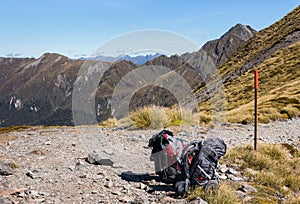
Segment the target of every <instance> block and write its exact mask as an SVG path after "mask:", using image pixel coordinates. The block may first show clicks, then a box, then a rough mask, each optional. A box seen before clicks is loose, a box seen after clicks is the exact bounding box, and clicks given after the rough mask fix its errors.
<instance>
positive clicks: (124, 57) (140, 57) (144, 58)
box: [80, 53, 161, 65]
mask: <svg viewBox="0 0 300 204" xmlns="http://www.w3.org/2000/svg"><path fill="white" fill-rule="evenodd" d="M160 55H161V54H160V53H155V54H147V55H136V56H130V55H119V56H117V57H111V56H104V55H98V56H96V57H82V58H80V59H81V60H100V61H103V62H117V61H121V60H126V61H130V62H133V63H135V64H137V65H142V64H144V63H146V62H147V61H149V60H152V59H154V58H156V57H158V56H160Z"/></svg>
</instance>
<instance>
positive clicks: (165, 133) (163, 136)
mask: <svg viewBox="0 0 300 204" xmlns="http://www.w3.org/2000/svg"><path fill="white" fill-rule="evenodd" d="M169 136H171V137H173V136H174V134H173V132H171V131H169V130H162V131H161V132H159V133H158V134H156V135H153V136H152V138H151V139H150V140H149V144H148V146H149V147H155V146H157V145H161V148H163V147H165V146H167V145H168V144H169Z"/></svg>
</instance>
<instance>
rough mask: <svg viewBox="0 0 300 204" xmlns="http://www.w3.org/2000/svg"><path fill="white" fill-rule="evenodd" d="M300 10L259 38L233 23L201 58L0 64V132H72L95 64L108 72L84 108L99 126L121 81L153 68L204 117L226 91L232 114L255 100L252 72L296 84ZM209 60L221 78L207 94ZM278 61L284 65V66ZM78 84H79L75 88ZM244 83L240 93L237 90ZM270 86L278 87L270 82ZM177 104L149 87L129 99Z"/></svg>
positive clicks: (49, 57) (55, 58)
mask: <svg viewBox="0 0 300 204" xmlns="http://www.w3.org/2000/svg"><path fill="white" fill-rule="evenodd" d="M299 10H300V9H299V7H298V8H296V9H295V10H294V11H293V12H291V13H289V14H288V15H287V16H285V17H284V18H283V19H281V20H280V21H278V22H276V23H275V24H273V25H271V26H270V27H268V28H266V29H264V30H262V31H259V32H256V31H255V30H254V29H252V28H251V27H250V26H245V25H242V24H237V25H236V26H234V27H232V28H231V29H230V30H229V31H228V32H226V33H225V34H224V35H222V36H221V37H220V39H217V40H213V41H209V42H207V43H206V44H205V45H204V46H203V47H202V48H201V49H200V50H199V51H196V52H193V53H185V54H183V55H181V56H178V55H174V56H170V57H167V56H164V55H159V54H156V55H157V56H155V57H154V56H153V55H151V56H146V57H142V58H143V59H134V60H135V61H134V60H133V59H132V57H129V58H128V56H124V58H126V57H127V59H126V60H125V59H118V60H117V61H114V62H109V61H112V59H108V58H107V59H105V58H102V59H100V58H101V56H99V58H98V59H93V60H91V59H89V60H87V59H85V60H81V59H78V60H72V59H69V58H67V57H65V56H62V55H59V54H50V53H45V54H43V55H42V56H41V57H40V58H38V59H34V58H0V126H12V125H73V124H74V121H73V115H72V94H73V93H74V92H75V91H77V92H78V91H80V90H81V89H83V88H84V87H83V85H80V80H85V81H87V82H88V81H90V80H92V79H93V77H96V76H97V75H98V74H99V72H100V71H101V70H99V69H93V65H95V63H97V62H99V61H98V60H103V61H108V62H106V65H107V66H109V69H108V70H107V71H106V72H105V73H104V74H103V76H102V78H101V80H100V82H99V84H97V85H96V86H97V89H96V91H95V90H93V91H92V92H91V93H84V94H83V97H86V98H88V99H89V101H88V102H87V103H89V102H91V101H95V104H94V106H95V112H96V114H97V116H96V117H97V120H98V121H103V120H105V119H107V118H108V117H110V116H111V115H112V112H113V111H114V110H112V109H111V103H112V101H111V99H112V94H113V92H114V90H115V88H116V86H117V85H118V83H119V82H120V81H121V79H123V77H124V76H126V75H127V74H128V73H130V72H132V71H133V70H136V69H137V68H139V67H141V66H140V65H141V64H143V65H145V66H147V65H157V66H161V67H166V68H168V69H169V70H170V71H169V72H167V73H165V74H163V75H162V76H160V77H158V78H157V83H158V84H159V83H161V82H165V81H166V80H168V79H169V78H170V77H171V76H172V74H173V73H177V74H179V75H180V76H181V77H182V78H184V79H185V81H186V82H187V83H188V84H189V86H190V87H191V88H192V89H193V91H194V93H195V96H196V97H197V100H198V101H199V103H201V105H200V106H199V109H200V111H204V112H205V111H209V103H208V99H209V98H210V97H211V94H209V92H210V93H213V92H214V87H217V86H218V85H220V84H224V86H225V94H226V99H227V100H228V103H227V107H226V108H227V109H226V110H227V111H229V112H230V111H234V110H235V109H236V108H238V107H240V106H241V105H243V104H247V103H249V102H251V100H252V99H253V98H251V96H250V95H249V94H248V93H250V92H251V93H252V86H251V85H248V84H244V82H243V81H239V80H242V79H243V80H244V77H245V74H247V73H249V72H250V71H251V70H252V69H253V67H257V66H263V67H262V68H260V69H262V73H263V74H264V75H266V76H268V77H263V76H261V77H263V81H261V82H260V85H261V86H262V87H263V86H264V84H269V86H270V87H271V85H270V84H272V83H273V82H272V81H274V79H275V81H277V82H280V76H281V75H282V72H281V71H280V70H285V69H286V71H288V72H290V73H292V74H293V76H292V75H291V77H290V78H291V79H292V80H293V83H296V82H297V80H299V79H300V74H299V73H298V71H297V70H300V69H299V60H298V61H297V59H299V58H300V56H298V55H299V54H298V53H300V52H298V48H299V43H298V42H299V39H300V28H299V23H298V22H299ZM297 43H298V44H297ZM203 53H204V54H203ZM283 53H286V54H283ZM288 53H292V54H288ZM279 56H280V58H279ZM137 58H139V57H137ZM146 58H147V59H146ZM151 58H152V59H151ZM129 59H130V60H129ZM272 60H273V61H272ZM208 61H209V62H210V63H213V65H214V67H216V68H217V71H218V73H219V75H220V77H221V78H220V79H219V81H217V82H216V85H215V86H214V87H211V88H210V90H208V89H207V87H206V86H205V85H206V83H207V80H211V76H210V74H211V72H210V70H209V68H207V66H205V64H207V63H208ZM282 62H288V65H284V64H282ZM83 65H86V66H87V67H89V69H88V70H87V73H86V75H85V77H83V78H82V79H78V78H77V73H78V71H79V70H80V68H81V67H82V66H83ZM287 67H288V68H287ZM295 67H296V68H297V67H298V69H295ZM271 68H272V69H271ZM268 70H270V71H268ZM172 71H173V72H172ZM298 74H299V75H298ZM246 79H247V80H248V79H249V80H250V79H251V80H252V77H250V78H249V75H247V77H246ZM246 79H245V80H246ZM299 81H300V80H299ZM271 82H272V83H271ZM75 83H76V84H79V85H77V86H76V87H74V84H75ZM134 83H135V81H134V80H133V81H129V82H128V84H127V85H128V87H131V86H134V85H135V84H134ZM290 83H291V86H288V87H293V88H294V89H293V91H294V92H293V93H295V94H296V98H295V97H294V99H293V100H292V99H291V100H290V101H292V102H294V103H295V104H294V105H295V107H298V106H297V104H296V102H297V103H299V104H300V102H299V101H300V96H299V98H297V97H298V95H299V93H300V90H299V89H300V88H299V87H300V86H297V85H295V86H292V84H293V83H292V82H291V81H289V78H285V79H284V80H282V83H279V84H280V87H282V88H283V87H285V85H288V84H290ZM241 84H243V86H240V85H241ZM269 86H268V88H265V89H266V90H267V91H266V92H264V94H268V93H269V92H271V89H270V87H269ZM273 86H276V85H275V84H274V83H273ZM280 87H278V88H280ZM297 87H298V88H297ZM278 93H280V91H279V92H278ZM297 94H298V95H297ZM245 97H246V98H245ZM287 98H288V99H289V97H287ZM273 99H274V98H273ZM282 100H283V99H282ZM296 100H297V101H296ZM177 102H178V101H177V98H176V97H175V96H174V94H173V93H171V92H169V91H168V90H166V89H164V88H162V87H159V86H153V85H149V86H143V87H142V88H141V89H140V90H138V91H136V92H135V93H134V95H133V96H132V98H131V100H130V109H131V110H133V109H136V108H138V107H142V106H145V105H149V104H155V105H160V106H172V105H174V104H176V103H177ZM266 103H267V102H266ZM91 104H93V103H91ZM299 104H298V105H299ZM271 105H272V104H271ZM293 107H294V106H293ZM78 108H79V109H80V107H78ZM77 112H78V113H81V114H82V117H83V118H84V117H88V115H89V114H91V113H88V112H87V111H86V110H84V109H82V110H81V109H80V110H77ZM282 113H284V112H282Z"/></svg>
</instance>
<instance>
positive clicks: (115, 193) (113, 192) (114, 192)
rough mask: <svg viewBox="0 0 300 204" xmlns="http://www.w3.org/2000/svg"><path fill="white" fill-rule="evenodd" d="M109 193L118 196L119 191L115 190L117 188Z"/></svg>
mask: <svg viewBox="0 0 300 204" xmlns="http://www.w3.org/2000/svg"><path fill="white" fill-rule="evenodd" d="M111 194H113V195H118V196H119V195H121V192H120V191H117V190H114V191H112V192H111Z"/></svg>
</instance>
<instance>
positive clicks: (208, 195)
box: [188, 182, 241, 204]
mask: <svg viewBox="0 0 300 204" xmlns="http://www.w3.org/2000/svg"><path fill="white" fill-rule="evenodd" d="M197 197H200V198H202V199H203V200H205V201H206V202H208V203H215V204H219V203H220V204H221V203H222V204H238V203H241V199H240V198H239V197H238V196H237V195H236V193H235V189H234V188H233V187H232V186H231V185H230V184H229V183H228V182H223V183H221V184H220V187H219V188H218V189H215V190H211V191H209V192H207V191H205V190H204V189H202V188H197V189H195V190H193V191H191V192H190V194H189V195H188V199H190V200H193V199H195V198H197Z"/></svg>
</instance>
